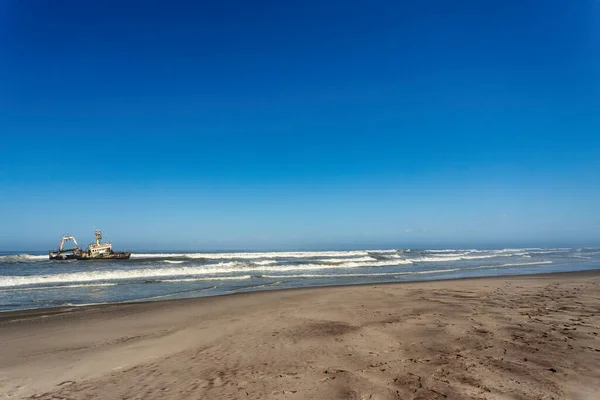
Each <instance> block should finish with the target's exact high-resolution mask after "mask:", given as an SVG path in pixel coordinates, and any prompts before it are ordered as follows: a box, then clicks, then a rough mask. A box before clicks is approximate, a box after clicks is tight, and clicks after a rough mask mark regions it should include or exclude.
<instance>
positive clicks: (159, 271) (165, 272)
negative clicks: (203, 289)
mask: <svg viewBox="0 0 600 400" xmlns="http://www.w3.org/2000/svg"><path fill="white" fill-rule="evenodd" d="M410 263H411V261H408V260H392V261H371V262H354V261H351V262H346V263H342V264H338V265H331V264H292V265H265V266H254V265H251V264H250V265H249V264H245V263H240V262H222V263H218V264H209V265H203V266H191V267H178V268H175V267H171V268H140V269H130V270H108V271H106V270H102V271H95V270H94V271H83V272H73V273H66V274H48V275H37V276H0V287H14V286H24V285H36V284H50V283H63V282H65V283H76V282H92V281H112V280H124V279H144V278H146V279H153V278H159V277H170V276H173V277H175V276H194V275H214V274H235V273H247V272H249V271H259V272H260V271H269V272H286V271H312V270H322V269H345V268H359V267H383V266H396V265H400V264H410Z"/></svg>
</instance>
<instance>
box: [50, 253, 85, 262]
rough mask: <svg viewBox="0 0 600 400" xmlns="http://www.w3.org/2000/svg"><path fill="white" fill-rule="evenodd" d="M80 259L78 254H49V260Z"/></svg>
mask: <svg viewBox="0 0 600 400" xmlns="http://www.w3.org/2000/svg"><path fill="white" fill-rule="evenodd" d="M78 257H80V255H79V254H50V256H49V258H50V259H51V260H58V261H65V260H77V258H78Z"/></svg>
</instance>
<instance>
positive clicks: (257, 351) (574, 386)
mask: <svg viewBox="0 0 600 400" xmlns="http://www.w3.org/2000/svg"><path fill="white" fill-rule="evenodd" d="M599 334H600V271H594V272H584V273H568V274H551V275H537V276H522V277H503V278H483V279H465V280H454V281H437V282H421V283H406V284H385V285H362V286H348V287H333V288H331V287H329V288H316V289H299V290H286V291H272V292H261V293H249V294H239V295H230V296H222V297H213V298H201V299H191V300H178V301H166V302H157V303H139V304H126V305H108V306H89V307H77V308H68V309H54V310H41V311H35V310H34V311H25V312H14V313H4V314H0V385H1V386H0V396H1V397H2V398H27V397H29V396H30V397H31V398H41V399H126V398H127V399H188V398H190V399H471V398H472V399H600V338H599V337H598V335H599Z"/></svg>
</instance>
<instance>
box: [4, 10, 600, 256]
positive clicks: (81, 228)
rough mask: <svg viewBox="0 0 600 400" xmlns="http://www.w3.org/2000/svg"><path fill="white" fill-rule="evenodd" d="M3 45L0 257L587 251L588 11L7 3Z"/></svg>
mask: <svg viewBox="0 0 600 400" xmlns="http://www.w3.org/2000/svg"><path fill="white" fill-rule="evenodd" d="M413 3H414V4H413ZM0 34H2V37H3V38H4V39H3V40H2V41H1V42H0V132H1V133H0V135H1V142H0V250H3V249H4V250H19V249H23V250H38V249H40V250H45V249H46V248H47V247H54V246H56V242H57V241H58V238H59V237H60V235H61V234H63V233H66V232H70V233H73V234H75V235H76V237H78V238H79V240H80V241H82V242H84V243H86V242H87V241H90V240H91V239H92V235H93V228H94V227H101V228H102V229H103V230H104V233H105V236H106V237H107V238H109V239H111V240H112V241H113V243H114V244H115V246H116V247H129V248H133V249H153V248H160V249H198V250H206V249H284V248H285V249H294V248H336V247H337V248H351V247H361V246H368V247H380V246H385V247H428V246H429V247H431V246H436V247H440V246H441V247H444V246H487V247H489V246H495V247H498V246H500V247H502V246H505V245H506V246H509V245H510V246H516V245H523V246H529V245H532V246H537V245H539V246H544V245H567V246H570V245H574V246H575V245H600V3H599V2H598V1H592V0H583V1H578V2H566V1H562V0H561V1H558V0H546V1H519V2H517V1H503V2H481V1H457V2H447V1H437V0H430V1H426V2H398V1H373V2H368V4H367V3H365V2H359V1H353V0H350V1H325V2H320V1H302V2H295V1H290V2H281V1H260V2H255V3H254V4H252V5H250V4H249V3H248V2H242V1H233V0H230V1H222V2H211V3H208V2H179V1H175V2H153V1H138V2H132V1H119V2H116V1H87V2H80V1H62V2H47V1H28V2H20V1H16V0H12V1H11V0H9V1H4V2H2V4H1V5H0Z"/></svg>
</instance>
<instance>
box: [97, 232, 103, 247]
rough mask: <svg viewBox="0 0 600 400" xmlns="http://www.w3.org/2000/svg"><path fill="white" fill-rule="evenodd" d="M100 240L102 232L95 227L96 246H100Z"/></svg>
mask: <svg viewBox="0 0 600 400" xmlns="http://www.w3.org/2000/svg"><path fill="white" fill-rule="evenodd" d="M100 240H102V232H100V229H96V246H100Z"/></svg>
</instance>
